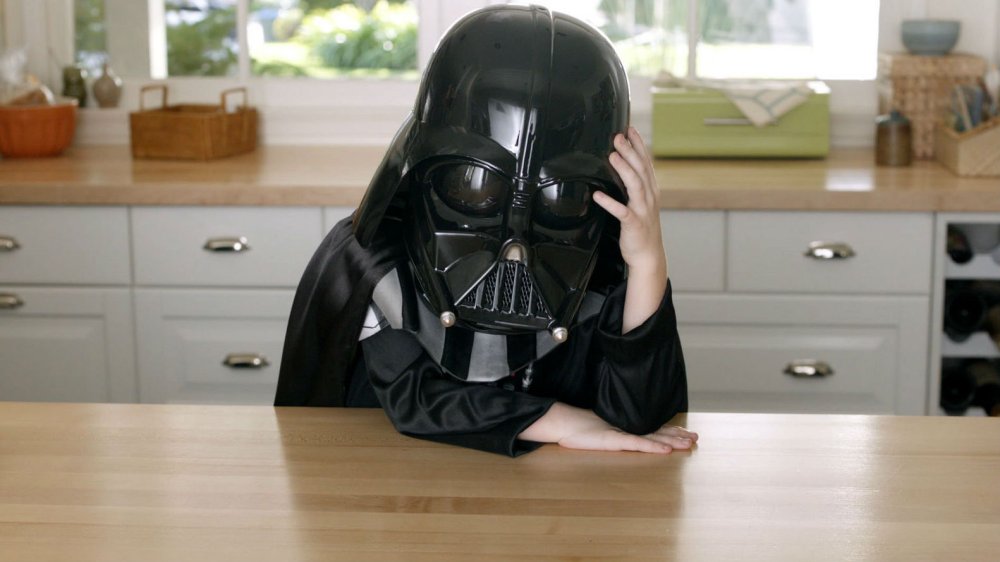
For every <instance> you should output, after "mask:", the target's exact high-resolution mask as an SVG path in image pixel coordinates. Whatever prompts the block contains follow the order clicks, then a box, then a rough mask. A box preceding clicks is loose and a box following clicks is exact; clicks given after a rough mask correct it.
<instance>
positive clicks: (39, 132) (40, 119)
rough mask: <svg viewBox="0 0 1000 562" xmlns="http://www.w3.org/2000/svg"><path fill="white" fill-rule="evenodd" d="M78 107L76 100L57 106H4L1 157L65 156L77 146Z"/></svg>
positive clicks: (0, 112) (0, 128)
mask: <svg viewBox="0 0 1000 562" xmlns="http://www.w3.org/2000/svg"><path fill="white" fill-rule="evenodd" d="M76 106H77V102H76V100H75V99H72V98H60V99H59V100H58V101H57V102H56V103H55V104H53V105H26V106H0V154H2V155H3V156H4V158H35V157H41V156H56V155H58V154H60V153H62V151H63V150H66V147H68V146H69V145H70V143H71V142H73V133H74V132H75V131H76Z"/></svg>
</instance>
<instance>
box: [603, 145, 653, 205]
mask: <svg viewBox="0 0 1000 562" xmlns="http://www.w3.org/2000/svg"><path fill="white" fill-rule="evenodd" d="M608 159H609V160H610V162H611V166H612V167H613V168H614V169H615V171H617V172H618V175H619V176H621V178H622V181H623V182H624V183H625V190H626V191H627V192H628V200H629V204H637V205H642V206H646V205H647V204H648V203H649V194H648V193H647V192H646V191H647V190H646V189H645V188H644V183H645V182H644V180H643V179H642V178H641V177H640V176H639V173H638V172H636V171H635V169H633V168H632V165H631V164H629V163H628V161H627V160H625V157H624V156H622V155H621V154H619V153H617V152H612V153H611V156H609V157H608Z"/></svg>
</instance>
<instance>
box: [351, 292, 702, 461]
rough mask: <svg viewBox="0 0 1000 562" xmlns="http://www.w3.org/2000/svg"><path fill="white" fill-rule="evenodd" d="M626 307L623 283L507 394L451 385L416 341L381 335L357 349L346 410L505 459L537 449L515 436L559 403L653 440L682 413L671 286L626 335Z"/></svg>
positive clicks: (399, 334) (498, 386) (683, 383)
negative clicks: (383, 416) (377, 413)
mask: <svg viewBox="0 0 1000 562" xmlns="http://www.w3.org/2000/svg"><path fill="white" fill-rule="evenodd" d="M624 302H625V283H622V284H621V285H619V286H618V287H617V288H616V289H615V290H614V291H613V292H612V293H611V294H610V295H609V296H608V298H607V300H606V301H605V303H604V306H603V308H602V310H601V313H600V314H599V315H598V316H595V317H593V318H591V319H589V320H587V321H585V322H582V323H580V324H578V325H577V326H575V327H574V328H573V329H572V330H571V331H570V337H569V340H568V341H567V342H566V343H565V344H563V345H561V346H559V347H557V348H556V349H555V350H553V351H552V352H551V353H549V354H548V355H546V356H545V357H543V358H541V359H539V360H538V361H536V362H535V365H534V380H533V382H532V384H531V385H530V387H529V389H528V391H527V392H523V391H519V390H510V389H509V387H519V384H518V381H517V380H514V379H513V378H512V379H511V380H509V381H507V380H506V379H505V380H501V381H499V382H498V383H491V384H477V383H467V382H463V381H459V380H457V379H454V378H452V377H450V376H448V375H445V374H443V373H442V371H441V368H440V367H439V366H438V365H436V364H435V363H434V362H433V361H432V360H431V359H430V357H429V356H428V355H427V353H426V352H425V351H424V350H423V349H422V348H421V347H420V344H419V343H418V342H417V339H416V338H415V337H414V336H413V335H412V334H410V333H408V332H405V331H403V330H393V329H385V330H382V331H381V332H379V333H378V334H375V335H374V336H372V337H370V338H367V339H365V340H364V341H363V342H361V343H362V346H361V347H362V351H363V356H364V359H363V360H364V369H363V370H362V369H361V368H360V367H361V366H360V365H358V370H356V371H355V375H356V376H355V377H354V381H355V382H354V383H353V384H352V400H351V401H349V403H348V405H358V406H362V405H369V406H370V405H374V403H373V402H374V401H375V400H377V403H379V404H381V406H382V407H383V408H384V409H385V411H386V413H387V414H388V416H389V419H390V420H392V423H393V424H394V425H395V426H396V429H397V430H399V431H400V432H401V433H404V434H407V435H411V436H414V437H419V438H423V439H428V440H432V441H438V442H442V443H449V444H453V445H459V446H463V447H469V448H473V449H479V450H483V451H490V452H494V453H500V454H505V455H510V456H517V455H520V454H523V453H526V452H528V451H531V450H533V449H535V448H537V447H538V446H539V444H537V443H532V442H528V441H523V440H519V439H517V436H518V435H519V434H520V433H521V432H522V431H524V430H525V429H526V428H527V427H528V426H530V425H531V424H532V423H534V422H535V421H536V420H537V419H538V418H540V417H541V416H542V415H544V414H545V412H546V411H548V409H549V407H550V406H551V405H552V404H553V403H554V402H556V401H560V402H564V403H567V404H570V405H573V406H577V407H580V408H587V409H591V410H593V411H594V412H595V413H597V415H599V416H600V417H601V418H603V419H604V420H606V421H607V422H608V423H610V424H611V425H613V426H615V427H618V428H620V429H622V430H624V431H628V432H630V433H635V434H643V433H649V432H651V431H654V430H655V429H657V428H659V427H660V426H661V425H663V424H664V423H666V422H667V420H669V419H670V418H672V417H673V416H674V415H675V414H677V413H678V412H685V411H687V407H688V401H687V378H686V372H685V368H684V356H683V352H682V350H681V343H680V338H679V336H678V334H677V322H676V319H675V316H674V308H673V301H672V298H671V288H670V285H669V284H668V286H667V290H666V292H665V294H664V296H663V299H662V301H661V302H660V306H659V308H658V310H657V311H656V313H655V314H653V316H651V317H650V318H649V319H647V320H646V322H644V323H643V324H642V325H640V326H639V327H637V328H635V329H634V330H632V331H631V332H629V333H628V334H625V335H622V334H621V325H622V313H623V310H624ZM365 371H367V375H368V376H367V380H366V378H365V376H364V375H365ZM505 381H506V384H505ZM368 385H370V388H367V387H368ZM505 386H506V387H508V388H505Z"/></svg>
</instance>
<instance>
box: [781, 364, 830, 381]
mask: <svg viewBox="0 0 1000 562" xmlns="http://www.w3.org/2000/svg"><path fill="white" fill-rule="evenodd" d="M785 374H786V375H790V376H793V377H795V378H799V379H820V378H823V377H829V376H830V375H832V374H833V367H831V366H830V365H829V364H828V363H826V362H825V361H817V360H815V359H800V360H797V361H792V362H791V363H789V364H788V365H787V366H786V367H785Z"/></svg>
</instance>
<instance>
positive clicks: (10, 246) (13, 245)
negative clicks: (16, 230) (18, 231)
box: [0, 236, 21, 252]
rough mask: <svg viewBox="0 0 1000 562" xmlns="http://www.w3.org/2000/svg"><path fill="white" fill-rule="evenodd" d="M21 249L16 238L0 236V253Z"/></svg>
mask: <svg viewBox="0 0 1000 562" xmlns="http://www.w3.org/2000/svg"><path fill="white" fill-rule="evenodd" d="M20 247H21V244H19V243H18V242H17V238H14V237H13V236H0V252H13V251H14V250H16V249H18V248H20Z"/></svg>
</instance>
